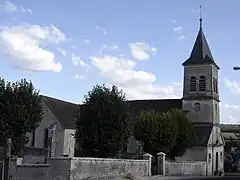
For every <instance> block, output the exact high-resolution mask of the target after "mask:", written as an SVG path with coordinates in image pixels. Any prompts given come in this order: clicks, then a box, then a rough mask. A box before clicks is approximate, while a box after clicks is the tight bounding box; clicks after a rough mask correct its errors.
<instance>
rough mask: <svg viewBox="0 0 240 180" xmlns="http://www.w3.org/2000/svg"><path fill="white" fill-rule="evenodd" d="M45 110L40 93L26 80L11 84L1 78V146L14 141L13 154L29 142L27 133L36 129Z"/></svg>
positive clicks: (17, 152)
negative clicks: (7, 141)
mask: <svg viewBox="0 0 240 180" xmlns="http://www.w3.org/2000/svg"><path fill="white" fill-rule="evenodd" d="M42 116H43V110H42V106H41V98H40V96H39V91H37V90H35V88H34V86H33V84H32V82H31V81H30V82H28V81H27V80H26V79H22V80H20V81H17V82H14V83H10V82H8V81H5V80H4V79H2V78H0V121H1V122H0V145H4V144H5V142H6V140H7V139H8V138H11V139H12V143H13V146H12V147H13V154H19V153H20V152H21V150H22V149H23V147H24V145H25V143H26V142H27V137H26V133H27V132H32V131H33V130H34V129H36V128H37V127H38V125H39V123H40V122H41V120H42Z"/></svg>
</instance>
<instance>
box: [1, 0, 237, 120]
mask: <svg viewBox="0 0 240 180" xmlns="http://www.w3.org/2000/svg"><path fill="white" fill-rule="evenodd" d="M199 4H202V6H203V10H202V11H203V26H204V32H205V35H206V36H207V39H208V43H209V45H210V48H211V50H212V54H213V56H214V58H215V60H216V63H217V64H218V65H219V66H220V68H221V69H220V72H219V73H220V97H221V122H222V123H238V121H240V119H239V117H240V102H239V98H240V72H236V71H235V72H234V71H232V67H233V66H234V65H240V61H239V60H240V49H239V48H240V45H239V41H240V33H239V32H240V21H239V17H240V11H239V8H238V7H239V5H240V1H231V3H230V2H228V1H226V0H212V1H208V0H202V1H200V0H196V1H192V0H185V1H176V0H165V1H164V0H162V1H160V0H131V1H129V0H121V1H120V0H118V1H116V0H115V1H114V0H101V1H100V0H95V1H93V0H87V1H80V0H71V1H64V0H51V1H50V0H41V1H33V0H31V1H30V0H12V1H4V0H0V76H1V77H3V78H5V79H6V80H10V81H16V80H19V79H21V78H27V79H28V80H32V81H33V83H34V85H35V87H36V88H37V89H39V90H40V92H41V93H42V94H45V95H49V96H53V97H56V98H60V99H63V100H67V101H72V102H77V103H79V102H81V101H82V100H83V98H84V95H85V94H86V93H87V91H88V90H90V89H91V88H92V87H93V85H96V84H103V83H107V84H115V85H117V86H118V87H119V88H122V89H123V90H124V92H125V93H126V95H127V97H128V98H129V99H156V98H181V97H182V79H183V67H182V66H181V63H182V62H184V61H185V60H186V59H187V58H188V57H189V55H190V51H191V49H192V46H193V43H194V41H195V38H196V35H197V32H198V28H199V22H198V18H199Z"/></svg>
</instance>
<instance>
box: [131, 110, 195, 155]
mask: <svg viewBox="0 0 240 180" xmlns="http://www.w3.org/2000/svg"><path fill="white" fill-rule="evenodd" d="M192 130H193V129H192V123H191V121H189V120H188V119H187V117H186V116H185V114H184V113H183V112H181V111H180V110H177V109H172V110H170V111H168V112H166V113H158V112H155V111H153V110H150V111H142V112H141V113H140V115H139V118H138V121H137V124H136V125H135V130H134V134H135V137H136V139H137V140H139V141H141V142H142V143H143V144H144V145H143V150H144V151H145V152H149V153H152V154H156V153H158V152H164V153H166V154H167V156H168V157H169V158H171V159H174V158H175V157H177V156H181V155H183V153H184V152H185V150H186V148H188V147H190V145H191V137H192V132H193V131H192Z"/></svg>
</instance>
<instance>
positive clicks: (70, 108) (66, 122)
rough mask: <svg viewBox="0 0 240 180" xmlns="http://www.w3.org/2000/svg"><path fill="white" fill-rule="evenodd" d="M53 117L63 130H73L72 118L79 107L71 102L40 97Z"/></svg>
mask: <svg viewBox="0 0 240 180" xmlns="http://www.w3.org/2000/svg"><path fill="white" fill-rule="evenodd" d="M42 97H43V100H44V101H45V102H46V104H47V105H48V107H49V109H50V110H51V111H52V113H53V114H54V116H55V117H56V118H57V120H58V121H59V122H60V124H61V125H62V126H63V128H65V129H75V124H74V117H75V115H76V113H77V112H78V110H79V109H80V106H79V105H78V104H74V103H71V102H66V101H63V100H60V99H55V98H52V97H48V96H42Z"/></svg>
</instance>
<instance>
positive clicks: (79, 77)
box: [73, 74, 84, 79]
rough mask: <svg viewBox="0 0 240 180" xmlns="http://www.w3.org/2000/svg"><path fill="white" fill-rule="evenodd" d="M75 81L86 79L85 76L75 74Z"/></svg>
mask: <svg viewBox="0 0 240 180" xmlns="http://www.w3.org/2000/svg"><path fill="white" fill-rule="evenodd" d="M73 78H74V79H84V76H80V75H79V74H75V75H74V76H73Z"/></svg>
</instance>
